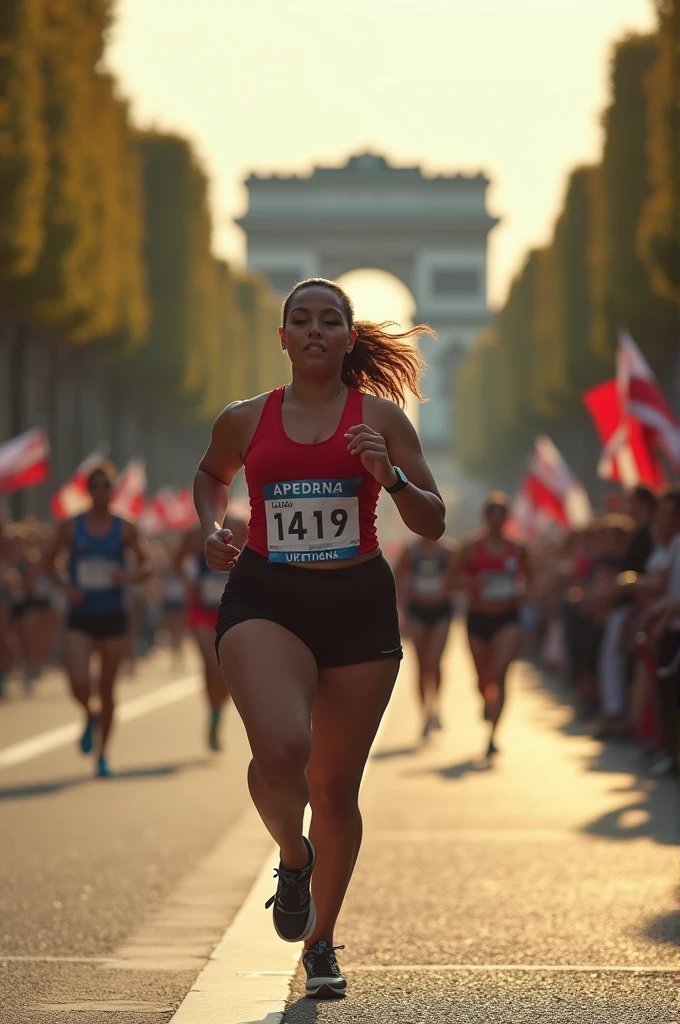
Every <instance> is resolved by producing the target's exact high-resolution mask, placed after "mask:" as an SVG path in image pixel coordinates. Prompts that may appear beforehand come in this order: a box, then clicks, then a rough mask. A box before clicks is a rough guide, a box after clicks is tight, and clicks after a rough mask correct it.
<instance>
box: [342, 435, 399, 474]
mask: <svg viewBox="0 0 680 1024" xmlns="http://www.w3.org/2000/svg"><path fill="white" fill-rule="evenodd" d="M345 437H346V438H348V439H349V444H348V445H347V450H348V451H349V452H350V453H351V454H352V455H359V456H360V458H361V464H362V466H363V467H364V469H365V470H367V472H369V473H370V474H371V476H374V477H375V479H376V480H377V481H378V483H379V484H381V485H382V486H383V487H392V485H393V484H396V482H397V474H396V473H395V472H394V466H393V465H392V463H391V462H390V456H389V452H388V451H387V442H386V441H385V438H384V437H383V436H382V435H381V434H379V433H378V431H377V430H373V429H372V427H367V426H366V424H365V423H358V424H357V425H356V426H355V427H350V428H349V430H348V431H347V433H346V434H345Z"/></svg>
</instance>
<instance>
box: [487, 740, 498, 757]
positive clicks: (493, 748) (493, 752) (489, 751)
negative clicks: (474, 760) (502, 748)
mask: <svg viewBox="0 0 680 1024" xmlns="http://www.w3.org/2000/svg"><path fill="white" fill-rule="evenodd" d="M497 753H498V747H497V746H496V744H495V743H494V741H493V737H492V738H491V739H490V740H489V746H488V747H487V748H486V756H487V757H488V758H492V757H494V756H495V755H496V754H497Z"/></svg>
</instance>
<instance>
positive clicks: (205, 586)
mask: <svg viewBox="0 0 680 1024" xmlns="http://www.w3.org/2000/svg"><path fill="white" fill-rule="evenodd" d="M228 578H229V574H228V573H219V574H218V573H214V574H213V573H210V575H207V576H203V577H202V579H201V581H200V583H199V584H198V592H199V594H200V595H201V604H202V605H203V607H204V608H219V606H220V605H221V603H222V594H223V593H224V588H225V586H226V583H227V579H228Z"/></svg>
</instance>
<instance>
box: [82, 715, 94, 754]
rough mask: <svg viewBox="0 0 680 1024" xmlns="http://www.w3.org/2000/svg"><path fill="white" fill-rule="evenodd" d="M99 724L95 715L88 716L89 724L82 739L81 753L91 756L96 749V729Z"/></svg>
mask: <svg viewBox="0 0 680 1024" xmlns="http://www.w3.org/2000/svg"><path fill="white" fill-rule="evenodd" d="M96 724H97V719H96V716H95V715H88V716H87V724H86V725H85V730H84V732H83V735H82V736H81V737H80V751H81V753H83V754H91V753H92V748H93V747H94V727H95V725H96Z"/></svg>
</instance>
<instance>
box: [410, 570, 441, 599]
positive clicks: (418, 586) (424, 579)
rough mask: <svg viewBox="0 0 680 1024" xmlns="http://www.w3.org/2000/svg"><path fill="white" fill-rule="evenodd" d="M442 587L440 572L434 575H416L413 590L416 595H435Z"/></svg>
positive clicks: (439, 592)
mask: <svg viewBox="0 0 680 1024" xmlns="http://www.w3.org/2000/svg"><path fill="white" fill-rule="evenodd" d="M443 589H444V579H443V577H442V575H441V574H440V573H437V574H436V575H435V576H416V578H415V580H414V581H413V591H414V593H415V594H416V596H417V597H437V596H438V595H439V594H441V592H442V590H443Z"/></svg>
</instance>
